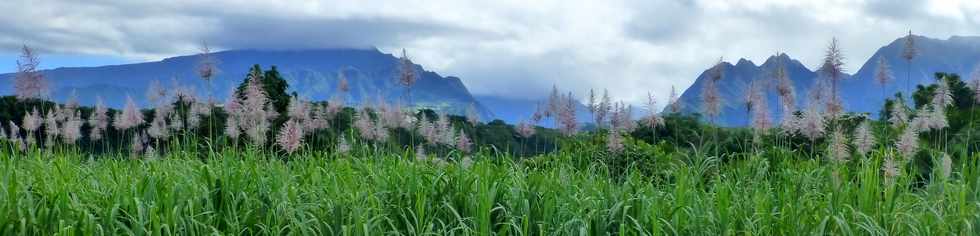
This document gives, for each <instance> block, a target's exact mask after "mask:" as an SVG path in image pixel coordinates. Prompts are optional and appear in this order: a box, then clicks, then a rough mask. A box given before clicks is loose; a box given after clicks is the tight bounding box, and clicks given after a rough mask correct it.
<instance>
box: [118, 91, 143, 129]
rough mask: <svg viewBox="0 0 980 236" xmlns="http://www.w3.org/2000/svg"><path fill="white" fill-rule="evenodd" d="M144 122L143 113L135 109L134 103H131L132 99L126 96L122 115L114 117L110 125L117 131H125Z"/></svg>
mask: <svg viewBox="0 0 980 236" xmlns="http://www.w3.org/2000/svg"><path fill="white" fill-rule="evenodd" d="M144 122H145V121H144V120H143V113H141V112H140V111H139V109H138V108H137V107H136V102H134V101H133V98H132V97H130V96H126V106H125V107H124V108H123V111H122V113H120V114H118V115H117V116H116V117H115V120H113V124H112V125H113V126H114V127H115V128H116V129H118V130H127V129H130V128H133V127H136V126H139V125H142V124H143V123H144Z"/></svg>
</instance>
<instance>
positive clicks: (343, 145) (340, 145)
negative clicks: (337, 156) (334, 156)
mask: <svg viewBox="0 0 980 236" xmlns="http://www.w3.org/2000/svg"><path fill="white" fill-rule="evenodd" d="M337 152H338V153H341V154H347V153H348V152H350V144H348V143H347V138H345V137H344V136H343V135H341V136H340V141H339V142H337Z"/></svg>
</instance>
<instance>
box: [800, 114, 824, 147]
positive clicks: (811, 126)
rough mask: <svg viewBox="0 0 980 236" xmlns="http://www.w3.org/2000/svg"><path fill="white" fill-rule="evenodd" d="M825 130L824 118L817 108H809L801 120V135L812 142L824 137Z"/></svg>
mask: <svg viewBox="0 0 980 236" xmlns="http://www.w3.org/2000/svg"><path fill="white" fill-rule="evenodd" d="M825 130H826V124H825V123H824V116H823V115H822V114H820V112H819V111H817V108H816V106H809V107H808V108H807V109H806V111H805V112H803V117H802V119H801V120H800V134H802V135H803V136H804V137H807V138H809V139H810V140H811V141H812V140H816V139H818V138H820V137H823V135H824V132H825Z"/></svg>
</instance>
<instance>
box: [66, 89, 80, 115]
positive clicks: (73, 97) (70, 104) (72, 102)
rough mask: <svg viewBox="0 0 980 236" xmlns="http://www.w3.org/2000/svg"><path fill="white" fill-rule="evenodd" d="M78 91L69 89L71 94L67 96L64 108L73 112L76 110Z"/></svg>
mask: <svg viewBox="0 0 980 236" xmlns="http://www.w3.org/2000/svg"><path fill="white" fill-rule="evenodd" d="M78 106H79V105H78V90H77V89H71V93H69V94H68V100H66V101H65V108H68V110H71V111H75V109H78Z"/></svg>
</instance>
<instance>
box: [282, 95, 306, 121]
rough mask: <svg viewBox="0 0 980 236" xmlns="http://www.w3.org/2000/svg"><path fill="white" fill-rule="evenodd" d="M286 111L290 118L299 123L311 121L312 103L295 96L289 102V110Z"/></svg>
mask: <svg viewBox="0 0 980 236" xmlns="http://www.w3.org/2000/svg"><path fill="white" fill-rule="evenodd" d="M286 111H287V112H286V113H287V115H288V116H289V118H290V119H295V120H296V121H297V122H298V123H304V122H306V121H308V120H310V103H309V102H307V101H305V100H301V99H300V98H299V97H295V96H294V97H293V98H292V99H290V100H289V108H288V109H287V110H286Z"/></svg>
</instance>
